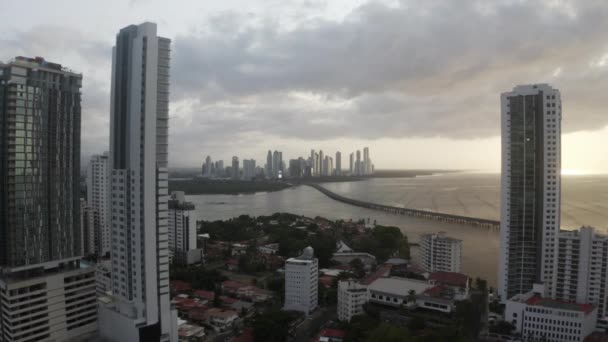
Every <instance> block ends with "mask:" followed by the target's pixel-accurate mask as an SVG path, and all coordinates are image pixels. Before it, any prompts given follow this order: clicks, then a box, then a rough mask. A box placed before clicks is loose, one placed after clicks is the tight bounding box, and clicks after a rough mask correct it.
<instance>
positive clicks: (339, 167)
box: [335, 151, 342, 176]
mask: <svg viewBox="0 0 608 342" xmlns="http://www.w3.org/2000/svg"><path fill="white" fill-rule="evenodd" d="M335 175H336V176H340V175H342V153H340V151H338V152H336V172H335Z"/></svg>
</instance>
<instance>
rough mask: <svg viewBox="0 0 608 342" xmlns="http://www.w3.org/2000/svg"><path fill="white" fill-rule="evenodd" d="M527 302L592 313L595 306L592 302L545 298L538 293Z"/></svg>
mask: <svg viewBox="0 0 608 342" xmlns="http://www.w3.org/2000/svg"><path fill="white" fill-rule="evenodd" d="M526 304H528V305H536V306H544V307H549V308H554V309H561V310H572V311H580V312H584V313H585V314H589V313H591V311H593V309H594V306H593V305H592V304H578V303H572V302H564V301H559V300H555V299H550V298H543V297H541V296H538V295H535V296H532V297H530V298H528V300H526Z"/></svg>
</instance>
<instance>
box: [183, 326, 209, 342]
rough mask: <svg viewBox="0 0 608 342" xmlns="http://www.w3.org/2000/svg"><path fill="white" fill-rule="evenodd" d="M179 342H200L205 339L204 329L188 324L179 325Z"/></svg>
mask: <svg viewBox="0 0 608 342" xmlns="http://www.w3.org/2000/svg"><path fill="white" fill-rule="evenodd" d="M177 336H178V337H179V342H202V341H204V339H205V328H203V327H201V326H198V325H195V324H189V323H181V324H179V326H178V328H177Z"/></svg>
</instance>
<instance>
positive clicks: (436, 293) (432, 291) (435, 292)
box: [423, 285, 446, 297]
mask: <svg viewBox="0 0 608 342" xmlns="http://www.w3.org/2000/svg"><path fill="white" fill-rule="evenodd" d="M445 290H446V288H445V287H444V286H441V285H437V286H433V287H431V288H428V289H426V290H425V291H424V292H423V293H424V294H425V295H427V296H429V297H440V296H441V294H442V293H443V292H444V291H445Z"/></svg>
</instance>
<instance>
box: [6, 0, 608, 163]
mask: <svg viewBox="0 0 608 342" xmlns="http://www.w3.org/2000/svg"><path fill="white" fill-rule="evenodd" d="M64 2H65V3H66V4H69V5H68V6H70V8H71V11H69V12H70V13H68V11H53V10H51V9H50V8H49V7H48V6H49V5H48V4H46V3H44V2H39V3H38V5H37V6H32V8H31V11H30V12H31V13H30V15H29V16H28V18H25V20H22V19H19V21H17V18H16V17H15V18H13V17H11V18H8V19H7V20H6V21H3V23H0V27H1V28H2V30H1V32H3V34H2V35H1V36H0V41H2V42H3V45H4V46H6V48H5V49H3V51H2V52H0V60H2V61H5V62H6V61H8V60H9V59H10V58H12V57H14V56H15V55H24V56H36V55H39V56H43V57H45V58H46V59H47V60H61V61H63V62H64V63H65V64H66V65H70V67H72V68H74V69H75V70H78V71H79V72H83V73H84V74H85V75H86V77H85V79H84V82H83V94H84V96H83V123H82V129H83V148H82V153H83V158H82V161H83V164H84V162H86V160H87V159H88V157H89V156H90V155H93V154H100V153H102V152H103V151H105V150H108V146H107V141H108V137H107V132H108V127H109V117H108V115H107V114H108V113H109V89H110V87H109V84H110V80H109V79H108V78H107V77H106V76H107V75H108V74H109V71H110V67H111V59H110V57H109V56H110V54H109V51H110V48H111V46H112V39H111V37H112V36H113V33H114V31H115V28H116V27H123V26H125V25H127V24H129V23H132V22H143V21H146V20H150V21H156V22H158V23H159V29H161V30H162V31H163V32H167V33H166V35H167V36H170V37H172V38H174V42H175V44H174V55H175V58H174V60H173V61H172V62H173V63H174V64H175V68H176V70H175V77H174V78H173V80H172V84H173V85H175V86H176V89H175V91H174V92H173V94H172V102H171V114H170V115H171V119H172V125H171V127H170V130H171V136H172V141H171V144H170V148H171V151H174V152H180V153H170V155H171V158H172V159H171V160H170V161H169V165H170V166H171V167H196V166H198V165H199V164H200V163H199V159H200V158H201V157H202V156H201V155H200V154H198V151H199V150H200V149H201V148H202V147H205V149H206V150H207V149H208V154H213V155H218V156H220V155H221V156H222V158H223V159H228V158H229V157H230V154H229V153H228V151H227V149H228V148H229V147H224V146H223V145H225V144H223V143H222V141H226V140H228V141H232V142H233V143H235V144H239V145H240V146H243V148H242V152H241V151H240V152H239V154H242V155H248V156H249V157H252V158H254V159H256V160H258V161H260V160H263V157H264V155H263V154H262V153H263V151H264V148H263V146H260V144H261V143H260V141H263V144H264V145H266V146H268V145H271V146H281V150H282V151H283V153H285V154H286V155H304V154H305V150H304V149H302V148H301V146H302V145H303V144H304V143H306V145H314V146H317V147H318V148H320V149H323V150H327V151H336V150H339V149H338V148H337V147H338V146H341V148H340V150H344V147H347V148H348V147H350V146H361V145H367V146H370V148H371V149H373V150H374V151H376V153H375V158H374V161H375V162H376V163H377V164H378V165H383V168H385V169H398V168H401V169H403V168H412V169H415V168H418V169H420V168H434V169H481V170H489V171H496V172H497V171H498V170H499V168H500V138H499V136H498V135H499V125H498V121H499V117H500V113H499V111H498V110H496V108H497V104H498V103H499V98H498V96H496V94H498V93H500V91H502V90H503V89H507V88H509V87H512V86H513V85H514V84H520V83H526V82H546V83H550V84H552V85H554V86H555V87H557V88H559V89H561V91H562V93H564V94H565V96H564V99H563V103H564V108H567V109H568V110H569V112H571V113H573V114H572V115H571V117H570V118H566V119H565V120H564V123H563V129H564V135H563V143H564V149H563V158H562V161H563V168H564V169H566V170H567V173H577V172H592V173H606V172H607V171H608V157H606V156H603V155H599V156H593V155H591V154H587V153H582V152H584V151H586V150H587V149H588V148H589V146H600V145H603V144H606V139H607V138H606V137H607V136H608V129H607V128H606V123H608V121H607V120H608V119H606V118H607V116H606V115H603V112H604V109H603V108H604V107H606V106H605V105H606V102H605V100H604V97H603V94H602V91H601V89H605V88H606V81H605V79H608V78H606V77H603V76H604V75H605V73H606V72H608V63H606V57H605V56H606V51H605V48H604V44H602V41H604V40H606V38H608V37H606V33H605V32H608V31H607V30H605V29H603V28H604V26H606V25H607V24H606V22H608V21H606V20H605V19H606V17H608V6H607V5H604V4H602V3H597V2H596V3H590V2H589V3H581V2H576V3H575V2H559V3H556V2H550V1H546V2H544V1H537V2H526V3H523V2H521V3H520V2H506V1H505V2H494V3H492V4H485V5H484V6H480V5H479V4H478V3H477V2H466V3H462V4H460V5H458V6H456V5H454V4H452V3H449V2H444V3H441V2H439V3H429V4H423V3H410V2H408V1H403V2H397V3H393V2H391V3H387V2H384V1H374V0H372V1H350V2H348V1H332V2H331V3H324V2H304V1H303V2H296V3H294V4H291V5H282V6H278V5H277V4H275V3H273V2H267V1H252V2H248V3H243V2H241V1H237V0H232V1H226V2H222V3H221V4H204V5H198V4H196V3H194V2H192V3H185V4H184V6H183V7H181V8H180V9H179V10H177V9H175V10H173V9H172V10H170V11H167V10H166V8H165V6H161V5H160V2H156V1H132V2H128V3H126V2H118V1H115V2H108V3H107V4H104V6H95V5H91V6H92V7H91V6H87V5H83V4H80V3H77V2H71V1H64ZM15 5H16V4H13V3H9V4H7V8H6V10H7V11H11V10H13V9H12V7H11V6H15ZM184 8H188V9H189V11H184V10H183V9H184ZM14 10H16V9H14ZM428 11H432V13H434V15H433V16H432V17H431V18H430V19H429V18H426V19H429V20H426V19H425V20H422V19H421V16H422V15H423V14H424V13H425V12H428ZM72 13H79V14H81V15H76V16H74V15H72ZM104 13H106V14H108V15H104ZM116 13H120V14H119V15H116ZM201 13H202V14H201ZM445 13H451V14H453V15H448V17H454V18H465V20H464V21H466V22H469V23H470V24H469V25H464V26H458V25H456V23H455V22H453V21H448V22H445V21H444V19H443V18H445V17H446V15H445ZM514 13H523V14H524V15H521V16H518V20H520V21H521V22H522V25H521V27H530V28H531V29H533V31H535V32H538V33H537V34H538V35H539V36H537V38H538V39H536V40H535V43H534V44H532V45H530V46H528V45H525V44H524V43H525V41H526V40H519V39H517V37H518V36H520V35H521V34H522V33H521V32H520V30H519V29H512V27H510V25H509V23H510V22H511V20H512V18H511V17H510V16H512V15H514ZM110 14H112V15H110ZM92 15H94V17H91V16H92ZM99 17H106V18H107V19H108V20H104V21H100V20H99V19H98V18H99ZM296 18H301V19H296ZM374 18H382V19H380V20H372V19H374ZM396 18H407V19H408V20H396ZM433 18H442V19H441V20H432V19H433ZM241 19H242V20H241ZM273 19H274V20H273ZM462 21H463V20H460V19H459V20H458V22H459V23H460V22H462ZM405 22H412V23H419V24H418V26H419V27H411V26H409V25H408V24H405ZM57 23H60V24H57ZM91 23H93V25H91ZM476 26H484V27H489V29H488V30H483V32H481V31H480V32H476V31H475V30H471V28H472V27H476ZM87 27H94V28H95V29H94V30H93V29H92V28H91V29H87ZM571 27H577V28H578V29H577V30H571V29H570V28H571ZM437 30H439V32H444V30H445V32H448V33H449V34H446V36H447V37H449V38H450V41H447V42H444V43H443V44H437V45H433V46H436V47H428V46H427V45H425V44H424V41H425V38H431V37H432V36H429V33H428V32H436V31H437ZM361 31H364V32H366V31H369V32H370V37H369V38H368V39H361V40H356V43H352V44H349V45H348V46H342V45H340V46H338V47H337V51H338V52H339V56H345V55H348V56H358V57H357V58H356V59H353V60H350V61H348V63H337V62H336V54H335V53H332V51H331V50H330V49H327V48H326V47H325V46H324V45H323V44H317V43H315V42H318V41H323V39H322V37H324V35H325V34H331V35H334V37H335V38H336V39H334V41H353V39H354V37H356V36H354V34H355V33H353V32H361ZM306 32H310V35H309V36H310V37H309V38H306V34H305V33H306ZM371 32H373V33H371ZM395 32H397V33H395ZM408 32H413V33H408ZM488 32H490V33H488ZM491 32H494V33H491ZM412 34H420V35H421V37H422V38H423V39H420V38H418V39H416V38H414V36H412ZM540 35H544V36H542V39H541V38H540V37H541V36H540ZM49 37H53V39H49ZM235 37H236V38H240V39H232V38H235ZM49 41H53V44H49ZM220 42H228V43H226V44H222V43H220ZM256 45H262V46H267V47H268V48H267V49H265V51H257V50H255V49H253V47H254V46H256ZM289 47H294V49H293V51H294V52H292V51H290V49H289ZM378 48H380V49H383V50H386V51H388V52H387V53H382V54H377V55H370V54H368V53H365V51H374V50H378ZM66 50H69V51H70V52H69V53H67V54H66V53H65V51H66ZM408 50H415V51H418V53H417V54H416V55H414V56H411V57H412V58H405V59H403V58H401V57H399V58H395V57H396V56H402V55H407V54H404V51H408ZM208 51H213V53H212V54H206V52H208ZM295 51H297V52H295ZM313 52H314V54H315V55H316V56H319V57H317V58H314V57H313V55H312V53H313ZM277 55H281V56H284V60H276V59H275V58H276V56H277ZM524 55H525V56H526V58H523V57H522V56H524ZM225 56H232V57H231V58H229V59H228V60H227V59H226V58H224V57H225ZM426 60H428V61H430V63H426ZM340 61H341V59H340ZM397 61H398V62H399V63H397ZM193 63H196V64H193ZM277 63H278V65H279V66H280V67H278V68H268V66H269V65H276V64H277ZM341 64H343V65H341ZM377 64H382V65H385V66H386V68H382V70H380V69H374V68H369V70H367V69H366V68H365V67H362V66H363V65H377ZM289 65H298V66H299V67H298V68H299V69H298V70H294V69H292V68H291V67H289ZM197 66H198V67H197ZM349 68H350V69H349ZM355 68H357V69H358V70H363V71H362V72H361V74H360V75H353V73H352V70H354V69H355ZM318 75H323V77H319V76H318ZM201 80H202V81H201ZM480 85H483V89H484V90H483V91H482V92H480V91H479V89H482V88H481V87H480ZM282 89H287V90H282ZM218 114H221V115H218ZM279 122H280V123H281V124H280V125H279V124H278V123H279ZM469 122H475V123H476V124H475V125H474V126H471V125H469V124H468V123H469ZM454 127H459V128H460V129H458V130H456V129H454ZM224 139H226V140H224ZM393 151H403V153H400V154H399V157H398V158H395V157H394V153H393ZM429 151H432V152H433V153H432V156H430V153H429ZM480 155H483V156H484V158H479V156H480Z"/></svg>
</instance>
